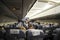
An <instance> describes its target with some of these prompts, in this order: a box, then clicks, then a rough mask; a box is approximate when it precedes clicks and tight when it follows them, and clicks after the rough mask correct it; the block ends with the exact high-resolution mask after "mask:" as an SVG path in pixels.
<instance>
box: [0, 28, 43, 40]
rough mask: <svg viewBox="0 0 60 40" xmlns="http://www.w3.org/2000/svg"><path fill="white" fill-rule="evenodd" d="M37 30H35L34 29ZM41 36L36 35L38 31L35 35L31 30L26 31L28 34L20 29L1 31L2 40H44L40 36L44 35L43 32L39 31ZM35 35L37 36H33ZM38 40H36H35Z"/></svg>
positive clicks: (0, 37)
mask: <svg viewBox="0 0 60 40" xmlns="http://www.w3.org/2000/svg"><path fill="white" fill-rule="evenodd" d="M33 30H35V29H33ZM38 32H39V35H36V33H37V31H36V30H35V33H33V32H32V31H31V30H26V32H24V31H22V30H20V29H18V28H5V30H1V32H0V33H1V34H0V35H1V36H0V39H4V40H17V39H18V40H37V39H39V38H40V39H42V38H43V37H42V38H41V37H40V36H41V35H43V32H42V31H38ZM32 33H33V34H35V36H34V35H33V34H32ZM35 38H36V39H35ZM40 39H39V40H40ZM42 40H43V39H42Z"/></svg>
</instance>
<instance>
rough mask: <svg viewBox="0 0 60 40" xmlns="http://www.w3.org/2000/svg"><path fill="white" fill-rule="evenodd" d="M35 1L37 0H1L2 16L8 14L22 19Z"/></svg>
mask: <svg viewBox="0 0 60 40" xmlns="http://www.w3.org/2000/svg"><path fill="white" fill-rule="evenodd" d="M35 1H36V0H0V16H6V17H9V18H12V19H16V20H17V19H22V18H23V17H25V15H26V14H27V12H28V11H29V10H30V8H31V7H32V6H33V4H34V3H35ZM3 20H4V19H3ZM6 21H7V20H6Z"/></svg>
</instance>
